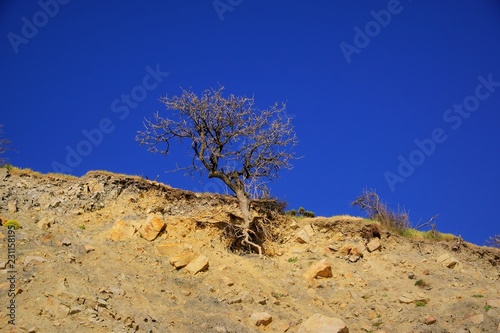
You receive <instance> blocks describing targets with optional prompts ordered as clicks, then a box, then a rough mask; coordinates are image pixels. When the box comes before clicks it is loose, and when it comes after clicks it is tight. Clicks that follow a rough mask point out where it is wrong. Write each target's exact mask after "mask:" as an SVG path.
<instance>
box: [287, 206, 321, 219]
mask: <svg viewBox="0 0 500 333" xmlns="http://www.w3.org/2000/svg"><path fill="white" fill-rule="evenodd" d="M286 214H288V215H290V216H295V217H314V216H315V215H314V212H311V211H310V210H305V209H304V207H300V208H299V209H298V210H297V211H296V210H295V209H292V210H289V211H287V212H286Z"/></svg>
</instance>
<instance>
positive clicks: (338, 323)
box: [297, 313, 349, 333]
mask: <svg viewBox="0 0 500 333" xmlns="http://www.w3.org/2000/svg"><path fill="white" fill-rule="evenodd" d="M297 333H349V328H347V326H346V324H345V323H344V322H343V321H342V320H341V319H338V318H332V317H327V316H324V315H322V314H319V313H316V314H314V315H312V316H311V317H309V318H308V319H307V320H306V321H304V322H303V323H302V324H300V326H299V329H298V331H297Z"/></svg>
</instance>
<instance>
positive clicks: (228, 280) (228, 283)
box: [222, 276, 234, 287]
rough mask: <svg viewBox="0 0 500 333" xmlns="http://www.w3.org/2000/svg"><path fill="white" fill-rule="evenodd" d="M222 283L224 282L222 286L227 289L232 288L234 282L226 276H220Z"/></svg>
mask: <svg viewBox="0 0 500 333" xmlns="http://www.w3.org/2000/svg"><path fill="white" fill-rule="evenodd" d="M222 281H224V284H225V285H226V286H228V287H232V286H234V281H233V280H232V279H230V278H228V277H227V276H222Z"/></svg>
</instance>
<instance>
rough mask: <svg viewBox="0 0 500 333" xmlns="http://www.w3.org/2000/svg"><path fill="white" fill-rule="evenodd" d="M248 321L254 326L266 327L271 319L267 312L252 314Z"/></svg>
mask: <svg viewBox="0 0 500 333" xmlns="http://www.w3.org/2000/svg"><path fill="white" fill-rule="evenodd" d="M250 319H251V320H252V322H253V323H254V324H255V325H256V326H261V325H262V326H267V325H269V324H270V323H271V322H272V321H273V317H272V316H271V315H270V314H269V313H267V312H255V313H252V315H251V316H250Z"/></svg>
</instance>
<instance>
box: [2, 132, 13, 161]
mask: <svg viewBox="0 0 500 333" xmlns="http://www.w3.org/2000/svg"><path fill="white" fill-rule="evenodd" d="M11 144H12V142H11V141H10V140H9V139H5V138H3V124H0V155H2V154H4V153H5V152H6V151H7V150H12V146H11ZM5 163H7V159H5V158H1V157H0V166H2V165H4V164H5Z"/></svg>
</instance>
